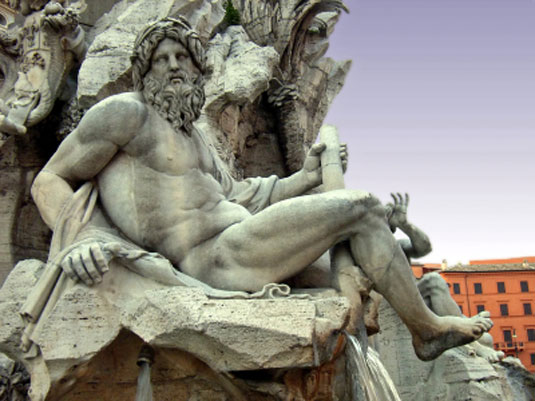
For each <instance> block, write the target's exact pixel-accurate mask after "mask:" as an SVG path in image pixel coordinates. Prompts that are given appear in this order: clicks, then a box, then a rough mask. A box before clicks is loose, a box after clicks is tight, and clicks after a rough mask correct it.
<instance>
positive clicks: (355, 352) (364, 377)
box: [346, 334, 401, 401]
mask: <svg viewBox="0 0 535 401" xmlns="http://www.w3.org/2000/svg"><path fill="white" fill-rule="evenodd" d="M347 340H348V344H347V347H346V349H347V357H348V362H349V364H350V366H351V379H352V383H353V386H352V387H353V388H352V392H353V399H354V400H360V399H362V397H360V398H359V393H362V392H364V396H365V400H366V401H401V398H399V395H398V392H397V390H396V387H395V386H394V383H393V382H392V379H391V378H390V375H389V374H388V372H387V371H386V369H385V367H384V366H383V364H382V363H381V360H380V359H379V354H378V353H377V352H376V351H375V350H374V349H372V348H368V350H367V352H366V353H364V352H363V350H362V347H361V345H360V343H359V341H358V340H357V339H356V338H355V337H354V336H352V335H349V334H348V335H347Z"/></svg>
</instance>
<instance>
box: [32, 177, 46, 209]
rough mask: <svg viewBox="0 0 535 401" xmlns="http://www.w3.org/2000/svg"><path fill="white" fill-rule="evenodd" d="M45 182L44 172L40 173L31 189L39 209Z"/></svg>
mask: <svg viewBox="0 0 535 401" xmlns="http://www.w3.org/2000/svg"><path fill="white" fill-rule="evenodd" d="M44 181H45V178H44V175H43V172H40V173H39V174H37V176H36V177H35V179H34V180H33V183H32V187H31V189H30V192H31V194H32V198H33V201H34V202H35V204H36V205H37V206H38V207H39V199H40V194H41V193H42V191H43V188H44V187H45V185H44V184H45V183H44Z"/></svg>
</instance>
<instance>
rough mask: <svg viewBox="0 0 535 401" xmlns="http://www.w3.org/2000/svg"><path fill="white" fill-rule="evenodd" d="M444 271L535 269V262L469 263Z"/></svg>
mask: <svg viewBox="0 0 535 401" xmlns="http://www.w3.org/2000/svg"><path fill="white" fill-rule="evenodd" d="M443 271H444V273H450V272H451V273H454V272H502V271H534V272H535V263H495V264H487V263H485V264H479V265H475V264H469V265H460V266H459V265H458V266H451V267H448V268H447V269H446V270H443Z"/></svg>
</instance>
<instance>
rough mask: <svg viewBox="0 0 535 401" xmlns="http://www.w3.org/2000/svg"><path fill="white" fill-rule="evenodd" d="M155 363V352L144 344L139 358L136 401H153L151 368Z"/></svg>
mask: <svg viewBox="0 0 535 401" xmlns="http://www.w3.org/2000/svg"><path fill="white" fill-rule="evenodd" d="M153 363H154V350H153V349H152V348H151V347H150V346H149V345H148V344H144V345H143V347H141V351H139V356H138V358H137V365H138V366H139V376H138V378H137V391H136V401H153V398H152V384H151V381H150V367H151V365H152V364H153Z"/></svg>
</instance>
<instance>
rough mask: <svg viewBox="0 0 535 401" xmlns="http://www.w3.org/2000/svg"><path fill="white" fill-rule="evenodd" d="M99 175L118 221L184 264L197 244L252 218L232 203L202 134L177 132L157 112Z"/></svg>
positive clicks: (138, 239)
mask: <svg viewBox="0 0 535 401" xmlns="http://www.w3.org/2000/svg"><path fill="white" fill-rule="evenodd" d="M149 113H150V115H149V118H147V121H146V123H145V124H144V126H143V127H142V129H141V130H140V132H139V134H138V135H136V136H135V137H134V138H133V139H132V140H131V141H130V142H129V143H128V144H127V145H125V146H124V147H123V148H122V149H120V150H119V152H118V153H117V154H116V155H115V156H114V158H113V159H112V161H111V162H110V163H109V164H108V165H107V166H106V167H105V168H104V170H103V171H102V172H101V173H100V174H99V175H98V184H99V191H100V198H101V202H102V205H103V207H104V210H105V211H106V213H107V215H108V216H109V217H110V218H111V220H112V222H113V223H114V224H115V225H116V226H117V227H118V228H119V229H121V231H122V232H123V233H124V234H126V235H127V236H128V237H129V238H130V239H131V240H132V241H134V242H135V243H137V244H138V245H140V246H143V247H145V248H147V249H150V250H155V251H157V252H160V253H162V254H163V255H164V256H166V257H167V258H169V259H170V260H171V261H172V262H173V263H174V264H176V265H178V264H179V263H180V261H181V260H182V259H183V258H184V256H185V255H186V254H187V252H188V251H189V250H190V249H192V248H193V247H195V246H196V245H198V244H200V243H202V242H204V241H206V240H207V239H209V238H212V237H213V236H215V235H217V234H218V233H220V232H221V231H223V230H224V229H225V228H227V227H228V226H230V225H232V224H234V223H236V222H239V221H241V220H243V219H244V218H245V217H247V216H248V215H249V213H248V212H247V210H246V209H244V208H243V207H242V206H240V205H237V204H234V203H231V202H228V201H227V200H226V197H225V194H224V191H223V188H222V186H221V184H220V183H219V182H218V181H216V180H215V178H214V176H213V171H214V166H213V158H212V156H211V155H210V153H209V152H210V150H209V149H208V147H207V146H206V145H205V144H204V142H203V141H202V139H201V138H200V137H199V134H198V133H193V134H192V136H191V137H190V136H187V135H185V134H182V133H176V132H175V131H174V130H173V129H172V128H171V126H170V124H169V123H167V122H166V121H164V120H163V119H161V118H160V117H159V116H158V115H157V114H156V112H155V111H154V110H152V109H151V110H150V111H149Z"/></svg>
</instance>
